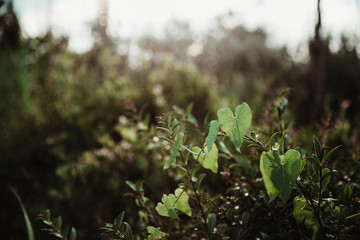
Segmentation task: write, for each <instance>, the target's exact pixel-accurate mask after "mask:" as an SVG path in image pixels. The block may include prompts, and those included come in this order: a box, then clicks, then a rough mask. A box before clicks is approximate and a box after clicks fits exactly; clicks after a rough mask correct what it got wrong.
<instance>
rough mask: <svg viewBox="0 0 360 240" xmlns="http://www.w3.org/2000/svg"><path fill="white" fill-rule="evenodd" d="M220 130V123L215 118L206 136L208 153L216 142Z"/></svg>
mask: <svg viewBox="0 0 360 240" xmlns="http://www.w3.org/2000/svg"><path fill="white" fill-rule="evenodd" d="M218 132H219V123H218V121H216V120H213V121H211V122H210V128H209V134H208V136H207V137H206V146H207V151H206V153H208V152H209V151H210V150H211V147H212V145H213V143H214V142H215V140H216V138H217V134H218Z"/></svg>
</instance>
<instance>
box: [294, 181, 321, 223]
mask: <svg viewBox="0 0 360 240" xmlns="http://www.w3.org/2000/svg"><path fill="white" fill-rule="evenodd" d="M296 185H297V186H298V188H299V190H300V192H301V193H302V195H303V196H304V197H305V199H306V201H307V202H308V203H309V204H310V206H311V208H312V209H313V211H314V214H315V217H316V220H317V221H318V223H319V225H320V227H321V228H323V224H322V222H321V219H320V214H319V212H318V211H319V208H316V207H315V205H314V202H313V200H312V199H311V196H309V195H308V194H307V192H306V190H305V189H304V188H303V187H302V185H301V182H299V181H298V180H297V181H296ZM319 205H320V203H318V207H319Z"/></svg>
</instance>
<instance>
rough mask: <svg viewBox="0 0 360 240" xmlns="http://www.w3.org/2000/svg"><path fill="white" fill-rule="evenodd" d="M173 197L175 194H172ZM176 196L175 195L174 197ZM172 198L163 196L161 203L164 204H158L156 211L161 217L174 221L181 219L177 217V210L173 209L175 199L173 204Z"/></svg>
mask: <svg viewBox="0 0 360 240" xmlns="http://www.w3.org/2000/svg"><path fill="white" fill-rule="evenodd" d="M170 195H173V194H170ZM173 196H174V195H173ZM169 197H170V196H166V195H165V194H164V195H163V197H162V199H161V201H162V202H163V203H158V204H157V206H156V208H155V209H156V211H157V212H158V214H159V215H161V216H164V217H171V218H173V219H179V217H178V216H177V215H176V212H175V209H174V208H173V206H172V205H173V203H174V202H175V197H174V199H173V202H171V200H170V198H169Z"/></svg>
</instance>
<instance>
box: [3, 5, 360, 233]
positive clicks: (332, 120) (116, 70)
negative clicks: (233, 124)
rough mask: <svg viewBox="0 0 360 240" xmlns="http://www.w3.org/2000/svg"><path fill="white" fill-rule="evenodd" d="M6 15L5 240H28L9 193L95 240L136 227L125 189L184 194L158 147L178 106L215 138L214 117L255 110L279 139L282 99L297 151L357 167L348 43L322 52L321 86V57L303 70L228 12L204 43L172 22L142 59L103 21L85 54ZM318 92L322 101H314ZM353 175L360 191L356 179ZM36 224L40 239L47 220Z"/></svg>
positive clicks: (352, 52)
mask: <svg viewBox="0 0 360 240" xmlns="http://www.w3.org/2000/svg"><path fill="white" fill-rule="evenodd" d="M1 8H2V14H1V16H0V77H1V81H0V113H1V114H0V153H1V155H0V158H1V159H0V161H1V167H0V179H1V181H0V187H1V192H2V193H1V206H2V210H1V216H0V226H2V227H1V236H2V237H3V238H4V239H24V238H25V237H26V232H25V227H24V224H23V217H22V214H21V211H20V208H19V206H18V204H17V201H16V199H15V198H14V196H13V195H12V194H11V193H10V191H9V190H8V189H9V186H13V187H15V188H16V189H17V191H18V193H19V194H20V196H21V197H22V199H23V202H24V204H25V206H26V207H27V208H28V212H29V213H30V215H31V217H32V219H35V216H36V214H37V213H40V212H43V211H44V209H46V208H50V209H52V212H53V213H54V214H55V215H56V214H58V215H60V214H61V215H63V218H64V219H65V221H66V222H68V223H69V224H71V225H72V226H75V227H76V229H77V230H78V236H79V239H98V237H99V230H98V228H99V227H100V226H102V225H103V224H104V223H105V222H106V221H109V220H111V219H114V218H115V217H116V216H117V214H118V213H119V212H121V211H122V210H125V211H126V212H127V216H128V218H129V219H128V221H129V222H130V223H131V224H133V225H136V217H137V211H136V206H135V205H134V203H133V201H132V199H129V198H126V197H123V194H124V193H126V192H128V191H129V189H128V187H127V186H126V184H125V180H131V181H136V180H137V179H146V184H145V185H144V187H145V191H146V192H147V196H149V197H150V198H152V199H160V197H161V195H162V193H168V192H171V191H172V190H173V189H174V186H176V184H175V183H174V182H172V181H171V180H169V178H168V176H166V173H164V172H163V171H162V163H163V159H164V157H165V156H167V155H168V150H169V146H163V145H161V144H160V143H159V141H158V139H157V137H156V131H157V130H156V129H155V127H154V124H156V116H159V115H161V114H163V113H165V112H169V111H173V106H174V105H176V106H179V107H180V108H183V109H185V108H186V107H187V106H188V105H189V104H193V109H192V114H193V115H194V116H195V117H196V119H198V120H199V123H198V124H199V127H203V128H206V127H207V124H206V123H207V119H213V118H214V116H215V115H214V113H215V112H216V110H217V109H219V108H220V107H229V108H231V109H233V108H234V107H235V106H236V105H238V104H239V103H241V102H243V101H246V102H248V103H249V105H250V106H251V108H252V109H253V113H254V115H255V119H254V121H255V123H254V126H255V128H259V129H263V130H265V129H267V130H269V131H271V130H273V129H272V125H271V121H268V120H269V119H271V118H276V117H277V115H276V114H277V113H276V112H274V111H273V109H274V108H273V103H274V102H275V101H276V100H277V97H279V96H281V94H285V95H286V96H287V97H288V99H289V104H288V109H289V111H288V112H289V113H288V114H287V115H286V116H284V117H286V118H288V119H290V120H291V121H292V122H293V124H294V125H295V126H297V128H296V131H295V130H294V132H293V133H289V134H290V135H292V136H293V137H294V138H296V141H294V142H296V144H297V145H299V146H302V147H303V148H304V149H308V151H311V145H306V142H310V143H311V140H310V139H312V135H313V134H317V135H318V136H319V137H320V139H321V141H322V142H323V143H327V144H328V145H331V146H335V145H338V144H342V145H343V148H342V151H341V159H342V162H339V161H338V162H336V163H335V164H337V166H336V167H337V169H340V171H341V169H345V168H346V169H348V168H350V169H351V168H353V169H359V168H358V167H359V166H358V161H359V145H358V143H357V141H358V139H359V136H360V132H359V125H358V123H359V121H360V111H359V109H360V105H359V104H360V94H359V93H360V81H359V80H360V79H359V76H360V59H359V50H357V49H356V48H355V44H354V43H353V42H351V41H350V38H349V37H347V36H344V37H343V39H342V42H341V44H340V46H339V48H338V49H339V50H338V51H336V52H334V51H330V48H329V44H330V42H331V37H330V36H329V37H327V38H321V39H320V40H318V42H316V44H318V45H319V44H320V46H318V48H321V51H320V54H321V56H320V57H321V58H320V59H321V69H320V71H321V74H322V79H323V80H322V82H320V87H319V86H318V83H317V82H316V79H315V80H314V78H312V75H313V72H312V71H314V70H313V69H314V68H313V66H312V65H313V64H314V61H313V58H314V56H313V55H311V54H309V55H310V58H309V60H308V61H306V60H303V61H297V60H295V59H293V58H292V57H291V56H290V55H289V54H288V50H287V48H286V47H285V46H284V47H281V48H274V47H268V46H267V33H266V32H265V31H264V30H262V29H256V30H248V29H246V28H245V27H243V26H233V27H227V25H226V24H225V22H226V19H227V18H228V17H230V16H231V14H230V15H229V14H225V15H223V16H220V17H219V18H218V19H217V25H215V26H213V28H212V29H210V30H209V31H208V32H207V33H206V34H204V35H203V36H202V37H201V39H199V37H195V34H194V33H193V32H192V30H191V28H190V26H189V24H188V23H186V22H181V21H173V22H171V23H169V25H168V27H167V28H166V34H165V37H163V38H156V37H154V36H147V35H145V36H143V37H141V38H139V39H136V41H135V40H132V42H131V44H134V42H135V44H136V47H137V48H139V53H138V56H136V57H134V56H130V55H129V54H128V52H129V51H128V49H129V48H130V45H131V44H130V40H129V39H127V40H126V39H118V38H115V37H113V36H111V35H109V34H108V33H107V31H106V27H107V25H106V22H105V23H104V22H103V21H102V22H101V21H99V22H98V23H95V24H94V26H93V37H94V40H95V43H94V45H93V48H92V49H91V50H89V51H87V52H85V53H81V54H80V53H75V52H72V51H70V50H69V49H68V48H67V43H68V39H67V38H66V37H54V35H53V34H52V33H51V30H49V31H48V32H47V33H46V34H45V35H43V36H39V37H36V38H24V37H23V36H22V34H21V29H20V26H19V24H18V21H17V17H16V14H15V13H14V11H13V9H12V6H11V3H10V4H4V5H3V6H2V7H1ZM311 41H314V39H313V40H311ZM311 41H310V42H309V46H310V45H311V44H312V42H311ZM309 48H310V49H311V47H309ZM316 54H319V53H316ZM309 79H310V80H309ZM319 89H320V90H321V91H320V90H319ZM319 94H320V95H321V98H322V100H323V101H317V100H314V99H316V98H317V95H319ZM275 109H276V108H275ZM209 116H210V117H209ZM203 123H204V124H203ZM345 164H347V165H345ZM346 177H347V178H351V181H353V182H357V180H358V179H357V177H358V173H356V171H355V170H354V171H352V174H350V175H349V174H348V175H347V176H346ZM34 225H35V230H36V231H39V229H41V226H42V225H41V222H40V221H34ZM36 234H37V236H39V237H38V238H39V239H46V238H47V237H48V236H47V235H46V234H45V233H41V232H37V233H36Z"/></svg>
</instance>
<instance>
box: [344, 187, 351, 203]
mask: <svg viewBox="0 0 360 240" xmlns="http://www.w3.org/2000/svg"><path fill="white" fill-rule="evenodd" d="M351 197H352V189H351V186H350V184H349V183H347V184H346V185H345V187H344V198H345V202H346V205H347V206H350V203H351Z"/></svg>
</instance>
